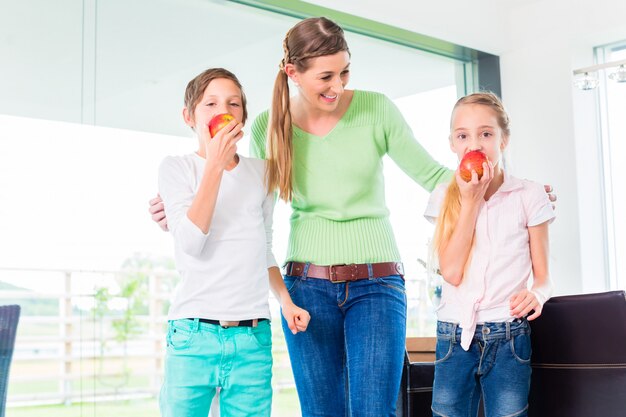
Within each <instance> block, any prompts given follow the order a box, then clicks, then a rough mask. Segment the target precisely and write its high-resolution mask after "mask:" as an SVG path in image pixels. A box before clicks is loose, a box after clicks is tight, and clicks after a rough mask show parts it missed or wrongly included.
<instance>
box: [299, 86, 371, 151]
mask: <svg viewBox="0 0 626 417" xmlns="http://www.w3.org/2000/svg"><path fill="white" fill-rule="evenodd" d="M358 94H360V92H359V90H352V99H351V100H350V104H348V108H347V109H346V111H345V112H344V113H343V115H342V116H341V118H340V119H339V120H337V123H336V124H335V126H333V128H332V129H330V131H329V132H328V133H326V134H325V135H323V136H320V135H315V134H313V133H309V132H307V131H306V130H304V129H302V128H300V127H298V126H297V125H296V124H293V123H292V125H291V126H292V127H293V132H294V133H295V134H297V135H298V136H306V137H313V138H316V139H320V140H324V139H326V138H328V137H329V136H330V135H332V134H333V132H335V131H336V130H337V129H338V128H339V127H340V126H342V125H344V124H345V121H346V120H348V117H350V114H351V113H352V108H353V107H354V100H355V99H356V96H357V95H358Z"/></svg>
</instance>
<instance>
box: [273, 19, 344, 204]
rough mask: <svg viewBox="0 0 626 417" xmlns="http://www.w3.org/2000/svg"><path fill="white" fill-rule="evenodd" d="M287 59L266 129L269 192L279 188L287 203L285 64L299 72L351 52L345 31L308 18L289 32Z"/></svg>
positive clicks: (289, 154)
mask: <svg viewBox="0 0 626 417" xmlns="http://www.w3.org/2000/svg"><path fill="white" fill-rule="evenodd" d="M283 50H284V57H283V59H282V60H281V62H280V65H279V71H278V75H277V76H276V81H275V82H274V92H273V97H272V108H271V111H270V120H269V125H268V130H267V152H266V159H267V172H266V180H267V186H268V189H269V190H275V189H278V195H279V197H280V198H282V199H283V200H285V201H291V199H292V197H293V143H292V137H293V130H292V127H291V112H290V110H289V83H288V82H287V81H288V77H287V74H286V73H285V65H287V64H293V65H294V66H295V67H296V70H297V71H298V72H304V71H306V70H307V69H308V67H309V60H310V59H311V58H316V57H320V56H325V55H333V54H336V53H338V52H341V51H347V52H348V53H349V49H348V44H347V42H346V39H345V38H344V34H343V29H341V27H339V25H337V24H336V23H335V22H333V21H331V20H329V19H326V18H325V17H312V18H309V19H305V20H303V21H301V22H299V23H298V24H296V25H295V26H294V27H293V28H291V29H290V30H289V32H287V34H286V35H285V40H284V41H283Z"/></svg>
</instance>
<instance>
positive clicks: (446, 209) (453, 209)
mask: <svg viewBox="0 0 626 417" xmlns="http://www.w3.org/2000/svg"><path fill="white" fill-rule="evenodd" d="M465 104H479V105H482V106H487V107H489V108H490V109H491V110H493V111H494V113H495V115H496V119H497V121H498V126H499V127H500V129H501V130H502V138H503V140H504V141H505V145H506V143H508V139H509V136H510V134H511V130H510V127H509V124H510V120H509V116H508V114H507V113H506V110H505V109H504V105H503V104H502V101H500V99H499V98H498V96H496V95H495V94H493V93H491V92H480V93H474V94H470V95H467V96H465V97H461V98H460V99H459V100H458V101H457V102H456V104H455V105H454V108H453V109H452V117H451V118H450V131H452V120H453V118H454V112H455V111H456V109H457V108H459V107H460V106H462V105H465ZM449 140H450V141H451V140H452V134H450V137H449ZM460 212H461V191H460V190H459V186H458V184H457V183H456V178H454V177H453V178H452V181H451V182H450V185H449V186H448V189H447V191H446V195H445V197H444V199H443V202H442V203H441V209H440V210H439V217H437V225H436V227H435V235H434V237H433V241H432V245H431V259H430V263H431V264H433V265H435V262H434V260H435V259H436V258H438V256H436V255H438V254H439V250H440V249H441V248H442V246H443V245H444V244H446V243H447V242H448V241H449V240H450V237H451V236H452V232H454V228H455V227H456V224H457V222H458V220H459V214H460ZM473 241H474V239H473V238H472V245H473ZM470 259H471V253H470V256H469V257H468V260H467V263H466V267H467V265H469V261H470Z"/></svg>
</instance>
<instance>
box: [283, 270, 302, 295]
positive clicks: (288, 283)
mask: <svg viewBox="0 0 626 417" xmlns="http://www.w3.org/2000/svg"><path fill="white" fill-rule="evenodd" d="M284 281H285V287H286V288H287V292H288V293H289V295H291V294H293V292H294V291H295V290H296V288H298V286H299V285H300V282H302V280H301V279H300V277H292V276H290V275H285V277H284Z"/></svg>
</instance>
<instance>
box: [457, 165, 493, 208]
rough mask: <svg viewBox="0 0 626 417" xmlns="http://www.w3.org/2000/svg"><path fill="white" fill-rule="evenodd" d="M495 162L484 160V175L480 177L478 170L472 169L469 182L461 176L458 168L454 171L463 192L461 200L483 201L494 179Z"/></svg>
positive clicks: (470, 201)
mask: <svg viewBox="0 0 626 417" xmlns="http://www.w3.org/2000/svg"><path fill="white" fill-rule="evenodd" d="M493 170H494V168H493V164H492V163H491V161H487V162H483V176H482V177H481V178H480V179H478V174H477V173H476V171H473V170H472V179H471V180H470V181H469V182H465V180H463V179H462V178H461V174H460V173H459V170H458V168H457V170H456V172H455V173H454V175H455V177H456V183H457V184H458V186H459V191H460V192H461V201H463V202H468V203H481V202H482V200H484V198H485V193H486V192H487V188H489V183H490V182H491V180H492V179H493V175H494V173H493Z"/></svg>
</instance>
